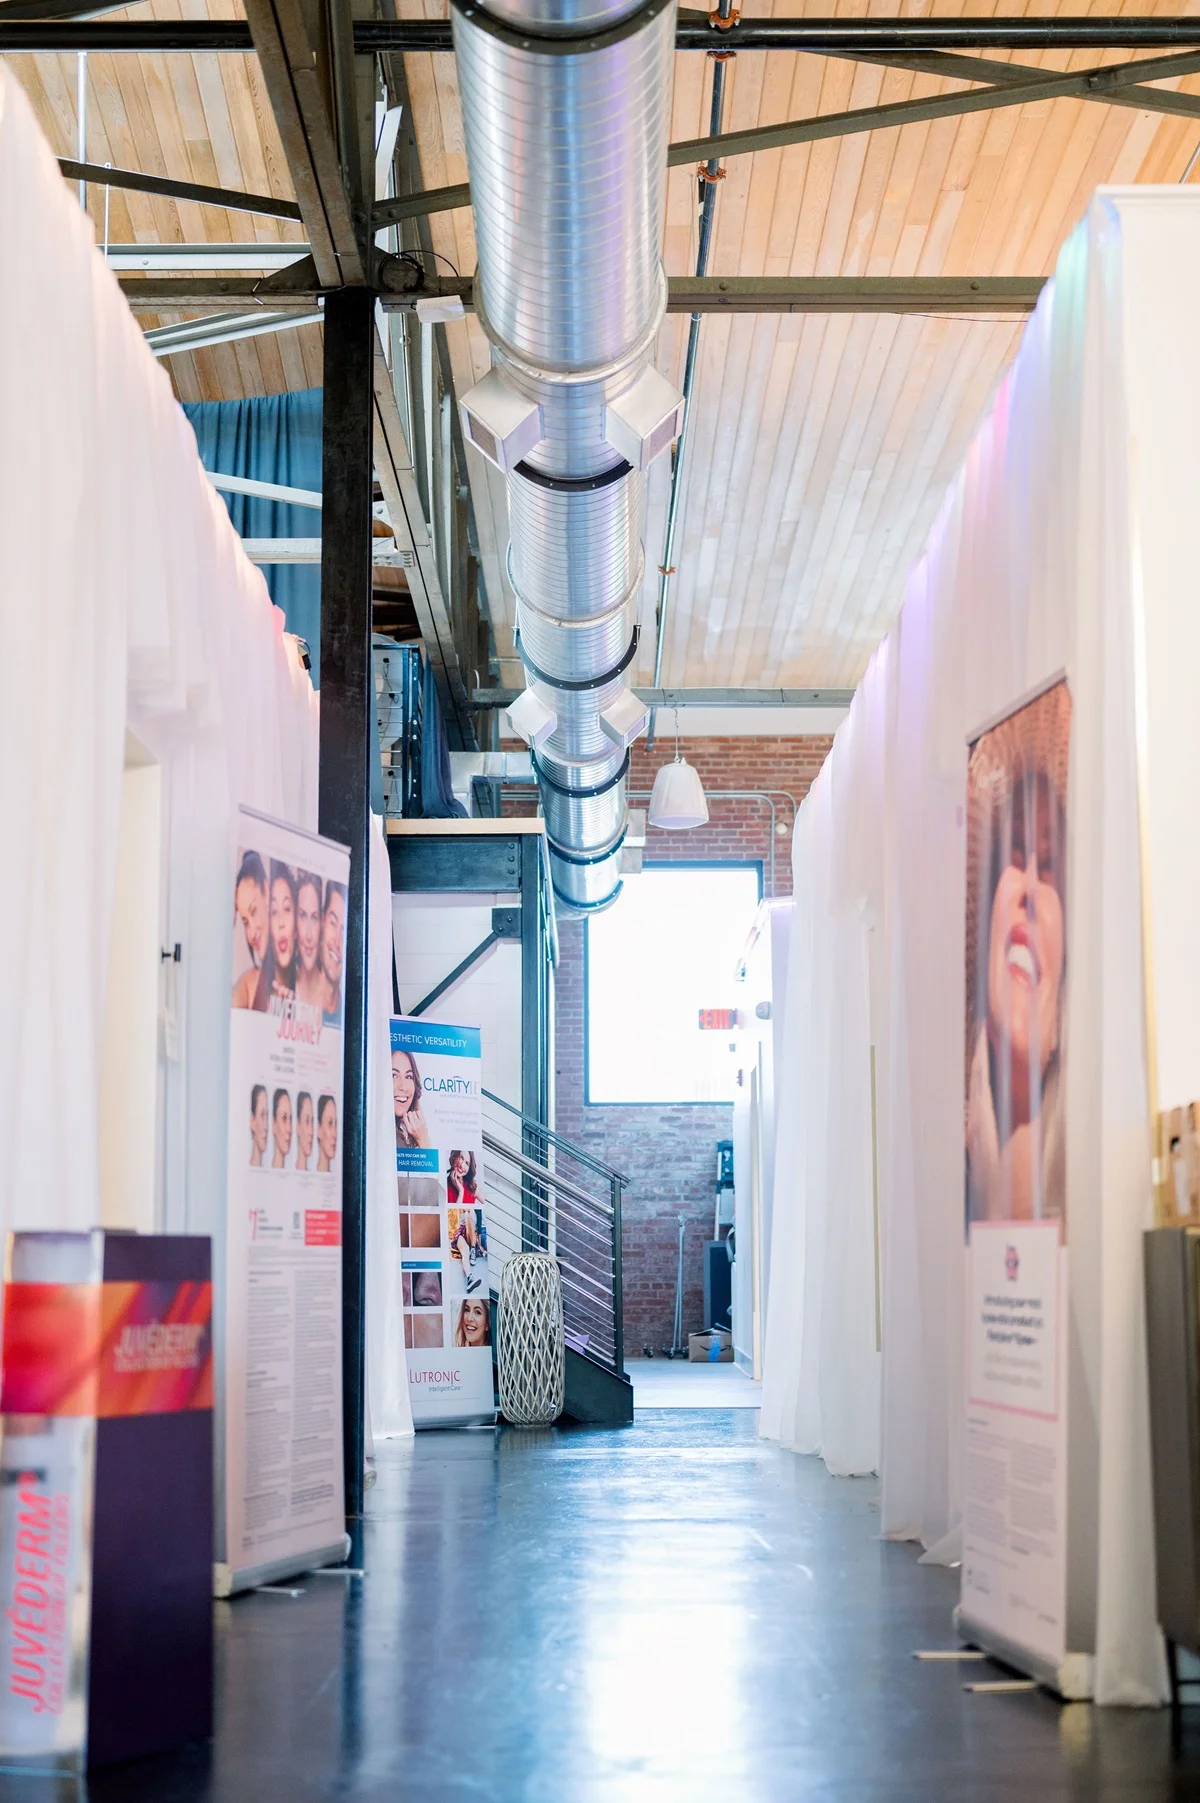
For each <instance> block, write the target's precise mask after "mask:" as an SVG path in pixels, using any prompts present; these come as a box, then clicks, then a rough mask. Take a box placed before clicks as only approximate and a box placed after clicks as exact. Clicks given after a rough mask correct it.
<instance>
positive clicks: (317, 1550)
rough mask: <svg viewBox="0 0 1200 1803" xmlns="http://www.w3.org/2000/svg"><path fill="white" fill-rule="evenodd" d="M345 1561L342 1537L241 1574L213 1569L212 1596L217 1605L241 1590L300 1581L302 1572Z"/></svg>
mask: <svg viewBox="0 0 1200 1803" xmlns="http://www.w3.org/2000/svg"><path fill="white" fill-rule="evenodd" d="M349 1557H350V1536H349V1534H343V1535H342V1537H341V1539H340V1540H335V1541H334V1543H333V1545H332V1546H318V1547H314V1548H313V1549H312V1551H311V1552H305V1553H291V1554H290V1555H289V1556H288V1557H287V1558H285V1559H269V1560H268V1561H267V1562H266V1563H265V1564H264V1565H248V1566H246V1567H245V1569H244V1570H241V1571H235V1570H234V1569H233V1567H232V1566H231V1565H214V1566H213V1595H214V1597H216V1598H217V1599H218V1600H219V1601H221V1600H224V1598H226V1597H230V1596H237V1595H238V1594H239V1593H240V1592H241V1591H243V1590H257V1589H258V1587H259V1585H260V1584H275V1583H278V1582H279V1580H280V1579H281V1578H302V1577H303V1576H304V1574H305V1572H307V1571H315V1570H316V1569H317V1568H318V1566H321V1565H344V1564H345V1562H346V1560H347V1559H348V1558H349Z"/></svg>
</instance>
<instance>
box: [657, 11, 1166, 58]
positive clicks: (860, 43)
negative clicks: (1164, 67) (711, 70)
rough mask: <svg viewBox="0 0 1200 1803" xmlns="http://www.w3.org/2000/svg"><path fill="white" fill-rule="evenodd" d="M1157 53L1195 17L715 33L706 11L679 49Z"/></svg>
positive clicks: (950, 21)
mask: <svg viewBox="0 0 1200 1803" xmlns="http://www.w3.org/2000/svg"><path fill="white" fill-rule="evenodd" d="M714 39H719V40H720V43H721V45H722V47H723V48H727V49H730V50H808V51H815V52H817V53H818V54H820V55H833V54H834V53H835V52H838V51H860V50H861V51H871V50H905V49H912V50H960V49H964V50H965V49H976V50H1105V49H1122V50H1160V49H1167V48H1169V47H1170V46H1171V45H1175V44H1178V45H1184V44H1196V43H1200V20H1197V19H1195V18H1173V19H1169V18H1149V17H1136V18H1135V17H1133V16H1132V15H1130V16H1129V17H1127V18H1122V17H1113V16H1112V15H1109V16H1107V17H1102V16H1096V17H1094V18H1089V17H1086V16H1078V17H1076V16H1066V15H1064V16H1060V17H1057V18H1056V17H1054V16H1052V15H1041V16H1037V17H1034V16H1030V17H1029V18H1015V19H1014V18H921V19H911V18H895V17H892V18H881V19H863V18H858V19H853V18H844V19H779V18H776V19H770V18H745V17H743V18H742V19H740V20H739V21H738V23H737V24H736V25H734V26H732V27H731V28H730V29H728V30H726V31H720V32H718V31H717V30H716V28H715V27H714V26H713V25H712V24H711V23H710V20H709V15H708V14H707V13H706V12H691V11H685V10H683V9H681V10H680V13H679V16H678V23H677V26H676V34H675V44H676V48H677V49H679V50H711V49H712V48H713V41H714Z"/></svg>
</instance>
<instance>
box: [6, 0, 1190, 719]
mask: <svg viewBox="0 0 1200 1803" xmlns="http://www.w3.org/2000/svg"><path fill="white" fill-rule="evenodd" d="M399 8H400V13H401V16H403V17H408V18H416V17H422V16H427V17H437V16H441V15H442V14H443V13H444V0H399ZM151 10H152V11H153V13H154V15H155V16H157V17H160V18H173V17H179V16H181V14H182V15H185V16H189V17H193V16H201V17H203V16H205V15H206V13H207V14H209V15H211V16H217V15H219V14H220V15H225V14H233V13H235V12H237V11H240V8H239V7H238V6H237V5H236V0H208V3H207V6H206V5H205V4H204V0H183V4H182V5H180V4H177V3H175V0H153V5H152V8H151ZM746 10H747V11H748V12H754V13H769V12H771V11H772V10H775V11H778V12H779V13H780V14H781V15H792V14H796V13H802V12H808V13H811V14H813V15H828V14H829V13H831V12H836V13H838V14H839V15H840V16H861V15H862V14H863V13H865V12H867V11H870V12H872V13H878V14H881V15H885V14H887V13H889V12H891V11H894V8H891V7H888V6H884V5H881V6H878V7H874V6H872V7H870V8H868V7H865V6H863V5H860V4H855V3H853V0H807V3H806V0H774V6H772V5H771V4H769V3H764V0H754V3H752V4H751V5H749V6H748V7H747V9H746ZM911 10H912V11H914V12H916V13H924V12H926V11H927V10H928V9H927V8H926V7H924V6H917V7H914V8H912V9H911ZM1024 10H1030V11H1034V10H1036V11H1037V12H1038V13H1039V14H1041V15H1045V14H1047V13H1049V14H1052V13H1054V12H1055V11H1058V10H1062V11H1069V12H1072V13H1078V12H1081V11H1085V10H1090V11H1094V12H1114V11H1118V10H1124V11H1129V12H1137V13H1145V12H1147V11H1158V12H1163V13H1168V14H1172V13H1177V12H1179V11H1180V10H1189V9H1184V8H1181V7H1180V5H1179V4H1178V0H1157V3H1155V0H1131V3H1130V4H1127V5H1125V6H1124V7H1119V6H1118V5H1116V4H1115V0H1101V3H1100V4H1096V5H1093V6H1091V7H1090V8H1089V7H1087V6H1085V5H1084V4H1082V3H1081V0H1065V4H1064V5H1063V6H1062V7H1061V8H1060V7H1056V6H1046V5H1037V6H1035V7H1030V8H1028V9H1027V8H1025V7H1024V6H1022V5H1021V4H1020V0H1001V3H1000V5H999V6H990V5H985V4H973V5H969V6H967V7H966V8H961V7H958V6H955V5H951V4H945V5H941V6H939V7H938V11H939V12H940V13H946V14H957V13H959V12H960V11H968V12H971V13H974V14H976V15H978V16H986V15H988V14H990V13H992V12H995V11H1001V12H1003V13H1005V14H1012V13H1014V12H1019V11H1024ZM145 13H146V9H145V8H139V9H137V16H141V17H144V16H145ZM115 16H116V17H121V16H133V15H115ZM989 54H993V55H997V56H1001V55H1003V53H998V52H997V53H989ZM1122 59H1123V53H1120V52H1116V51H1114V52H1110V53H1108V55H1107V56H1105V55H1099V54H1097V53H1095V52H1089V51H1079V52H1075V53H1073V54H1070V55H1066V54H1057V55H1056V54H1050V53H1046V54H1042V55H1037V54H1034V53H1027V52H1023V53H1022V54H1021V56H1020V57H1019V59H1016V60H1020V61H1021V62H1023V63H1038V64H1039V65H1041V66H1042V67H1044V68H1083V67H1087V66H1089V64H1091V63H1095V62H1102V61H1116V60H1122ZM88 65H89V82H90V95H91V100H90V103H89V104H90V111H89V136H88V156H89V158H90V159H91V160H92V161H96V162H104V161H108V160H111V161H112V162H113V163H116V164H120V165H122V166H124V167H126V168H136V169H144V170H150V171H153V172H156V173H161V174H165V175H171V176H176V177H181V178H183V179H190V180H194V181H207V182H217V183H221V184H223V185H226V186H232V187H240V188H249V189H256V190H258V191H260V192H268V193H272V194H277V195H282V196H286V197H291V194H292V189H291V185H290V182H289V179H288V174H287V169H286V166H285V164H284V162H283V157H282V152H281V149H280V146H279V141H278V137H277V134H276V131H275V128H274V124H273V121H272V119H271V116H270V110H269V107H268V105H267V101H266V97H265V93H264V91H263V87H262V84H261V81H260V79H259V76H258V70H257V65H256V63H255V61H254V59H253V58H251V57H233V56H211V57H186V56H169V57H157V58H156V57H149V56H144V57H112V58H104V57H101V56H92V57H89V59H88ZM406 65H407V77H408V82H409V87H410V93H411V101H412V109H413V122H414V126H415V129H416V133H417V140H418V144H419V148H420V153H421V161H422V169H423V174H424V179H425V182H426V184H427V185H428V186H430V187H434V186H440V185H442V184H445V183H450V182H459V181H463V180H465V179H466V175H467V167H466V158H465V154H464V145H463V132H462V119H461V114H460V109H459V100H458V90H457V84H456V80H455V69H454V62H453V59H452V58H451V57H449V56H444V55H443V56H436V57H435V56H410V57H408V58H407V59H406ZM712 66H713V65H712V63H711V62H710V60H709V59H708V58H707V57H704V56H701V55H697V54H695V53H690V54H689V53H685V54H681V55H680V56H679V57H677V59H676V79H675V96H674V111H673V125H672V137H673V138H675V139H680V138H690V137H694V136H698V135H700V134H701V133H703V132H706V131H707V129H708V123H709V121H708V108H709V82H710V79H711V70H712ZM12 67H13V68H14V70H15V72H16V73H17V75H18V77H19V78H20V79H21V80H22V82H23V83H24V84H25V86H26V88H27V90H28V91H29V93H30V94H31V96H32V98H33V100H34V104H35V106H36V107H37V110H38V114H39V117H40V118H41V120H42V124H43V126H44V128H45V130H46V132H47V135H48V137H49V138H50V141H51V143H52V145H53V147H54V149H55V150H56V152H58V153H59V154H61V155H66V156H73V155H75V144H76V136H75V131H76V126H75V69H76V64H75V58H74V57H52V56H42V57H18V58H14V59H12ZM727 68H728V77H727V101H726V110H725V120H724V124H725V128H726V129H729V130H732V129H740V128H743V127H748V126H752V125H755V124H767V123H774V122H778V121H782V120H786V119H796V118H802V117H805V116H810V115H813V114H816V113H826V112H835V111H842V110H845V109H847V108H850V107H861V106H869V105H872V104H875V103H877V102H888V101H894V100H903V99H906V98H910V97H912V98H916V97H919V96H923V95H928V94H936V93H939V92H942V91H953V90H955V89H958V88H959V87H960V86H961V84H959V83H952V82H947V81H946V80H944V79H939V78H935V77H932V76H926V75H913V74H909V73H906V72H904V71H901V70H894V69H887V70H885V69H883V68H880V67H878V66H867V65H863V64H857V63H854V62H850V61H845V60H838V59H829V58H821V57H814V56H807V55H797V54H795V53H785V52H775V53H772V54H769V55H765V54H760V53H751V52H743V53H742V54H741V55H740V56H738V57H737V59H736V60H735V61H734V62H733V63H732V64H730V65H727ZM1175 85H1180V86H1184V87H1187V88H1188V89H1189V90H1190V91H1193V92H1200V78H1193V79H1192V80H1190V81H1187V82H1184V83H1179V84H1175ZM1198 142H1200V125H1198V124H1197V122H1195V121H1192V120H1188V119H1175V118H1166V117H1162V116H1160V115H1153V114H1147V113H1140V112H1135V111H1132V110H1128V109H1125V108H1117V107H1105V106H1102V105H1099V104H1096V103H1093V102H1085V101H1078V100H1054V101H1045V102H1042V103H1040V104H1037V105H1031V106H1023V107H1011V108H1002V109H1000V110H997V111H995V112H981V113H975V114H971V115H967V116H963V117H959V118H949V119H944V120H938V121H935V122H932V123H927V124H919V125H909V126H904V127H902V128H900V129H895V128H892V129H889V130H886V131H877V132H872V133H862V134H859V135H856V136H852V137H846V138H841V139H834V140H827V141H825V142H822V143H818V144H813V145H801V146H794V147H790V148H787V149H784V150H775V151H768V152H763V153H760V154H758V155H755V156H752V157H737V158H732V159H730V160H729V162H728V164H727V177H726V179H725V181H724V182H722V184H721V186H720V189H719V192H718V198H717V211H716V232H715V240H714V250H713V256H712V260H711V263H710V273H711V274H714V275H733V274H737V275H760V274H761V275H785V274H790V275H871V276H887V275H897V276H899V275H939V274H945V275H1029V274H1037V275H1041V274H1047V273H1049V272H1050V271H1051V269H1052V268H1053V265H1054V261H1055V258H1056V256H1057V253H1058V249H1059V246H1060V245H1061V243H1062V241H1063V239H1064V237H1065V236H1066V234H1067V233H1068V232H1069V231H1070V230H1071V228H1072V226H1074V225H1075V223H1076V222H1077V221H1078V219H1079V218H1080V217H1081V215H1082V213H1083V211H1084V209H1085V207H1086V205H1087V201H1088V198H1089V196H1090V194H1091V193H1092V191H1093V189H1094V188H1095V187H1096V186H1097V185H1098V184H1100V183H1104V182H1175V181H1178V180H1179V179H1180V177H1181V175H1182V174H1183V171H1184V169H1185V167H1186V165H1187V163H1188V159H1189V157H1190V155H1191V153H1192V151H1193V149H1194V148H1195V147H1196V145H1197V143H1198ZM91 210H92V213H93V217H94V218H95V219H96V220H97V225H98V228H100V229H102V221H103V200H102V196H100V195H98V194H96V193H95V192H93V195H92V202H91ZM431 228H432V232H433V242H434V246H435V248H436V249H437V250H438V251H439V252H440V253H441V254H442V255H443V256H444V257H446V258H447V259H448V260H449V261H450V263H452V264H453V266H454V267H455V268H456V269H458V270H460V271H462V272H463V273H467V272H469V271H471V270H472V269H473V268H474V266H475V245H474V234H473V231H472V224H471V216H470V214H469V213H468V212H458V213H453V214H440V215H437V216H436V217H435V218H434V219H433V220H432V221H431ZM109 235H110V238H111V239H112V240H113V241H114V242H116V241H118V240H124V241H126V242H129V241H134V240H138V241H145V242H171V241H175V242H196V241H199V240H206V239H213V240H225V241H235V242H246V241H247V240H248V239H250V238H251V237H257V238H264V239H270V240H276V239H279V238H290V237H296V236H298V235H299V228H298V227H293V226H289V225H288V224H287V223H286V222H275V221H270V220H264V219H256V218H254V217H253V216H251V215H248V214H231V213H226V212H223V211H217V210H214V209H211V208H201V207H197V206H194V205H189V204H187V203H176V202H173V201H167V200H161V199H152V198H150V197H148V196H141V195H132V194H129V195H125V194H118V193H117V192H116V191H115V190H114V191H113V192H112V195H111V211H110V220H109ZM695 253H696V184H695V180H694V176H693V174H692V172H690V171H688V170H686V169H676V170H673V171H672V172H671V176H670V188H669V201H668V225H667V239H666V247H665V258H666V265H667V269H668V272H669V273H670V274H672V275H683V274H687V273H689V272H693V271H694V266H695ZM686 332H687V321H686V319H685V318H672V319H670V320H668V321H667V322H666V324H665V325H664V328H663V331H662V334H661V337H660V340H659V358H658V361H659V367H660V368H661V369H662V371H663V373H664V374H666V375H668V376H670V377H671V378H672V379H673V380H675V381H676V382H678V381H679V380H680V379H681V373H682V364H683V348H684V342H685V337H686ZM447 333H448V341H449V345H450V349H451V357H452V363H453V367H454V372H455V381H456V385H457V387H458V390H459V392H460V393H461V392H463V391H464V390H465V389H466V388H467V387H468V386H469V385H470V384H471V382H472V381H474V380H476V379H477V378H478V377H479V376H480V375H482V374H483V372H484V371H485V370H486V368H487V364H488V351H487V345H486V341H485V340H484V338H483V335H482V333H481V332H480V330H479V328H478V326H477V324H476V323H475V321H474V319H468V320H467V321H465V322H463V323H462V324H456V325H451V326H449V327H448V328H447ZM1019 336H1020V323H1019V322H1014V321H1013V320H1011V319H1006V320H995V321H993V320H989V319H987V318H982V319H979V318H976V319H953V318H921V317H906V318H888V317H880V316H845V315H842V316H836V317H818V316H797V317H788V316H762V317H757V318H756V317H746V316H739V317H729V318H722V317H716V316H710V317H708V318H706V319H705V322H704V326H703V332H702V340H701V356H700V366H699V375H698V384H697V389H696V394H695V399H694V404H693V414H692V429H691V434H690V444H689V450H688V464H687V477H686V483H685V488H684V493H683V505H682V509H681V517H680V526H679V533H678V537H677V541H676V550H675V556H674V562H675V566H676V570H677V574H676V576H675V579H674V584H673V590H672V601H671V620H670V630H669V633H668V637H667V646H666V656H665V660H664V666H663V680H664V682H665V683H667V684H670V685H683V684H688V685H696V686H716V685H725V684H736V685H741V684H745V685H752V686H772V685H776V684H778V685H787V686H807V685H813V686H822V687H849V686H851V685H853V683H854V682H855V681H856V680H857V678H858V677H859V676H860V675H861V673H862V670H863V668H864V666H865V664H866V661H867V659H868V657H869V656H870V653H871V651H872V650H873V648H874V646H875V645H876V644H877V643H878V641H879V639H880V637H881V636H882V635H883V633H884V632H885V631H886V630H887V628H888V626H889V624H890V623H891V621H892V619H893V618H894V616H895V612H896V609H897V607H898V605H899V602H900V599H901V597H902V592H903V583H904V576H905V572H906V570H907V569H908V567H909V566H910V565H911V563H912V561H913V559H914V558H915V557H916V555H917V554H918V553H919V551H920V548H921V545H922V542H923V540H924V538H925V535H926V533H927V532H928V530H929V527H930V524H931V523H932V520H933V518H934V515H935V513H936V511H937V508H938V505H939V503H940V501H941V498H942V496H943V494H944V492H945V490H946V486H947V484H948V482H949V481H950V479H951V478H952V476H953V474H954V471H955V469H956V467H957V465H958V464H959V462H960V460H961V458H962V456H963V453H964V450H965V447H966V444H967V441H968V439H969V436H970V434H971V431H972V429H973V427H974V425H975V423H976V421H977V420H978V418H979V416H980V414H981V412H982V410H983V409H984V407H985V406H986V404H987V401H988V397H989V395H990V393H991V392H992V390H993V388H994V386H995V384H996V382H997V380H998V378H999V377H1000V375H1001V374H1002V372H1003V370H1004V369H1005V367H1006V365H1007V363H1008V361H1009V359H1010V358H1011V356H1012V354H1013V352H1014V349H1015V347H1016V344H1017V342H1018V340H1019ZM319 347H320V338H319V332H318V330H317V329H316V328H314V327H306V328H302V329H299V330H292V331H288V332H284V333H280V334H278V335H277V336H274V337H260V338H255V339H249V340H245V341H242V342H240V343H235V344H231V345H222V346H217V347H214V348H212V349H208V350H203V351H199V352H195V353H192V354H190V355H188V356H176V357H172V358H171V359H169V362H168V367H169V368H170V370H171V374H172V377H173V379H174V381H175V383H176V386H177V389H178V392H179V393H180V395H181V397H183V398H187V399H191V398H217V397H221V396H227V397H232V396H241V395H246V394H260V393H267V392H272V391H276V390H279V389H282V388H288V387H303V386H308V385H310V384H314V383H316V382H319V381H320V351H319ZM468 455H469V456H470V457H471V459H472V465H473V468H472V486H473V495H474V503H475V511H476V518H477V525H478V531H479V539H480V547H481V553H482V556H483V560H484V570H485V577H486V580H487V587H488V596H489V603H490V606H491V610H492V615H493V622H494V626H495V630H496V638H497V642H498V644H499V646H500V649H501V651H502V653H504V654H505V655H506V656H507V655H508V654H510V653H511V649H512V631H511V629H512V597H511V594H510V593H509V591H508V589H507V585H506V584H505V582H504V578H503V573H502V570H503V561H502V552H503V547H504V543H505V540H506V536H507V534H506V526H505V508H504V491H503V483H502V481H501V480H500V479H499V478H498V477H497V476H496V475H495V473H494V472H492V471H490V470H489V469H488V467H487V466H486V465H484V464H483V462H482V460H480V459H478V458H477V457H476V454H475V453H474V452H473V451H471V452H469V453H468ZM667 489H668V467H667V459H665V458H664V459H663V460H661V462H660V464H659V465H658V466H657V467H656V469H655V471H654V472H653V474H652V479H651V483H650V498H649V506H648V517H647V539H646V552H647V567H648V570H649V572H650V574H649V575H648V577H647V583H646V589H645V593H644V598H643V601H644V605H643V628H644V630H643V640H642V651H641V654H640V657H639V662H638V666H637V677H638V680H640V681H642V682H645V681H647V680H648V679H649V676H650V673H651V669H652V662H653V630H654V605H655V599H656V589H657V573H656V566H657V565H658V564H659V562H660V560H661V557H662V545H663V531H664V522H665V510H666V498H667ZM516 673H517V671H516V666H515V665H512V664H508V665H506V667H505V675H506V676H507V677H508V678H509V679H515V677H516Z"/></svg>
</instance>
